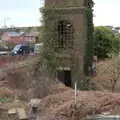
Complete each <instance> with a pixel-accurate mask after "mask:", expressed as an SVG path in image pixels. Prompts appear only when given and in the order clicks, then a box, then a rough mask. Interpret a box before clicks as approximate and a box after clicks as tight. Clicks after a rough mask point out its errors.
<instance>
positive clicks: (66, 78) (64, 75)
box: [57, 70, 72, 87]
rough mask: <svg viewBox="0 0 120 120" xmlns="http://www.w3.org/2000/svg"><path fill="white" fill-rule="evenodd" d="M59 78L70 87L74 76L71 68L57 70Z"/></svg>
mask: <svg viewBox="0 0 120 120" xmlns="http://www.w3.org/2000/svg"><path fill="white" fill-rule="evenodd" d="M57 79H58V80H60V81H61V82H62V83H63V84H65V85H66V86H68V87H71V83H72V78H71V71H70V70H59V71H57Z"/></svg>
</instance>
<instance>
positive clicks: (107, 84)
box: [94, 57, 120, 92]
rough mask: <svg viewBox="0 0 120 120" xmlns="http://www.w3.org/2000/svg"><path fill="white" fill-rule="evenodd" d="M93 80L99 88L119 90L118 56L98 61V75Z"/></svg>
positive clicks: (119, 63)
mask: <svg viewBox="0 0 120 120" xmlns="http://www.w3.org/2000/svg"><path fill="white" fill-rule="evenodd" d="M94 82H95V83H96V85H97V87H98V88H99V89H100V90H105V91H106V90H107V91H112V92H119V91H120V58H119V57H115V58H113V59H111V60H107V61H103V62H100V63H98V75H97V76H96V77H95V78H94Z"/></svg>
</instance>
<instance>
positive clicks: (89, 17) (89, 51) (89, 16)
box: [84, 0, 94, 76]
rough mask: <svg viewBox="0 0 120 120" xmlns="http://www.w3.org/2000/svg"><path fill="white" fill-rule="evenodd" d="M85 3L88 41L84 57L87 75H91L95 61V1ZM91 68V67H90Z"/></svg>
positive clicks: (89, 0)
mask: <svg viewBox="0 0 120 120" xmlns="http://www.w3.org/2000/svg"><path fill="white" fill-rule="evenodd" d="M85 5H86V6H87V9H86V11H85V15H86V23H87V26H86V29H87V43H86V54H85V59H84V63H85V64H84V72H85V74H86V75H87V76H89V75H90V69H91V68H92V61H93V54H94V51H93V50H94V49H93V45H94V39H93V32H94V27H93V5H94V3H93V1H92V0H86V2H85ZM89 68H90V69H89Z"/></svg>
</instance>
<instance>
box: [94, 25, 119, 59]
mask: <svg viewBox="0 0 120 120" xmlns="http://www.w3.org/2000/svg"><path fill="white" fill-rule="evenodd" d="M94 40H95V45H94V52H95V53H94V54H95V55H96V56H98V58H107V57H111V56H113V55H119V52H120V34H119V33H116V32H115V31H113V30H112V29H110V28H108V27H103V26H99V27H95V31H94Z"/></svg>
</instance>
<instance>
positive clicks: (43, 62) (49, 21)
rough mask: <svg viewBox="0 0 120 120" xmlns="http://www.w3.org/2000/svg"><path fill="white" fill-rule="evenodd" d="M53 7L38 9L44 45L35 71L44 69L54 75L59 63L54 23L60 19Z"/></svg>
mask: <svg viewBox="0 0 120 120" xmlns="http://www.w3.org/2000/svg"><path fill="white" fill-rule="evenodd" d="M55 9H56V8H54V10H53V7H47V6H46V7H43V8H41V9H40V11H41V13H42V16H43V20H42V24H43V31H42V38H41V39H42V42H43V44H44V47H43V49H42V52H41V53H40V58H39V59H38V62H37V64H36V67H35V68H36V69H35V71H37V72H38V71H39V70H41V69H42V70H43V69H44V70H45V72H47V71H48V72H49V73H51V74H53V75H54V73H55V71H56V68H57V66H58V64H59V58H58V57H57V56H56V51H55V47H54V46H55V44H56V38H57V31H56V26H57V25H56V24H57V21H58V20H59V19H60V16H59V14H58V13H57V11H56V10H57V9H56V10H55Z"/></svg>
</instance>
